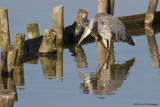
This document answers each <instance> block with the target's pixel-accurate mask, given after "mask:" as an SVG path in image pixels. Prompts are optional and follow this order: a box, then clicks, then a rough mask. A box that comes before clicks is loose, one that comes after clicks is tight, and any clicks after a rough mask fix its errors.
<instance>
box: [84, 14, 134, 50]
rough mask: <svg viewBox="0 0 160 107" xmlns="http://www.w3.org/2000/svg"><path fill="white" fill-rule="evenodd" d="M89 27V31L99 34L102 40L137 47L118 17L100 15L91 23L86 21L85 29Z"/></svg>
mask: <svg viewBox="0 0 160 107" xmlns="http://www.w3.org/2000/svg"><path fill="white" fill-rule="evenodd" d="M86 26H88V27H89V29H91V30H92V31H94V32H95V33H97V34H99V35H100V36H101V37H102V40H103V41H105V40H108V41H109V47H110V41H111V40H112V41H116V42H127V43H129V44H130V45H133V46H134V45H135V41H134V40H133V39H132V37H131V36H130V35H129V34H128V31H127V29H126V27H125V26H124V24H123V23H122V22H121V21H120V20H119V19H118V18H116V17H114V16H112V15H109V14H106V13H98V14H97V15H96V16H95V17H94V18H93V19H91V20H90V21H89V20H88V19H86V20H85V21H84V23H83V27H86Z"/></svg>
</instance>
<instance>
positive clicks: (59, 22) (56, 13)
mask: <svg viewBox="0 0 160 107" xmlns="http://www.w3.org/2000/svg"><path fill="white" fill-rule="evenodd" d="M63 8H64V6H63V5H62V6H58V7H55V8H53V29H54V30H55V31H56V33H57V36H56V44H57V43H58V44H59V43H60V44H63V30H64V25H63Z"/></svg>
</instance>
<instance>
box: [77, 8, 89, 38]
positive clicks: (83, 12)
mask: <svg viewBox="0 0 160 107" xmlns="http://www.w3.org/2000/svg"><path fill="white" fill-rule="evenodd" d="M87 16H88V12H87V11H86V10H83V9H79V11H78V14H77V17H76V19H75V23H76V27H75V37H76V36H78V35H80V34H81V33H82V31H83V28H82V23H83V20H84V19H86V18H87Z"/></svg>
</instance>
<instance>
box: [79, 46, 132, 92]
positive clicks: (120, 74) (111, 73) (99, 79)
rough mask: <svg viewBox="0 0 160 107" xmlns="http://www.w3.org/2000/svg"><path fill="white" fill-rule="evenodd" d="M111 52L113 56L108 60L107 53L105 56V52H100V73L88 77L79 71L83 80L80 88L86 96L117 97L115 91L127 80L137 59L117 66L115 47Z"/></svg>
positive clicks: (92, 73) (93, 73)
mask: <svg viewBox="0 0 160 107" xmlns="http://www.w3.org/2000/svg"><path fill="white" fill-rule="evenodd" d="M99 46H100V45H99ZM99 49H100V48H99ZM101 49H102V48H101ZM111 50H112V51H111V55H110V57H109V58H107V59H106V58H105V54H106V53H104V54H103V53H100V52H103V51H102V50H100V51H99V53H98V64H99V65H98V68H99V71H98V72H97V71H95V72H91V73H90V75H88V74H85V73H83V72H80V71H78V72H79V75H80V77H82V78H83V83H81V86H80V88H81V89H82V90H83V93H84V94H96V95H115V93H114V92H113V91H116V90H118V88H120V87H121V85H122V84H123V81H124V80H126V78H127V75H128V71H129V70H130V68H131V66H133V65H134V64H135V58H133V59H130V60H128V61H126V62H125V63H122V64H115V63H114V60H115V59H114V54H113V53H114V51H113V45H112V47H111Z"/></svg>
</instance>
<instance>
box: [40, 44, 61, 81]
mask: <svg viewBox="0 0 160 107" xmlns="http://www.w3.org/2000/svg"><path fill="white" fill-rule="evenodd" d="M39 59H40V62H41V66H42V69H43V75H44V78H45V79H58V80H62V79H63V78H62V77H63V47H62V46H57V55H50V56H45V57H39Z"/></svg>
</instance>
